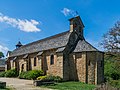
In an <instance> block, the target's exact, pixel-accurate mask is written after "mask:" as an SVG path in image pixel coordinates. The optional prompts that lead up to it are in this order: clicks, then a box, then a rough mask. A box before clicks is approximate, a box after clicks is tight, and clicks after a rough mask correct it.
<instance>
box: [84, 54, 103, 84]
mask: <svg viewBox="0 0 120 90" xmlns="http://www.w3.org/2000/svg"><path fill="white" fill-rule="evenodd" d="M86 66H87V68H88V69H87V70H88V71H87V78H88V83H89V84H100V83H102V82H103V81H104V58H103V53H102V52H87V64H86Z"/></svg>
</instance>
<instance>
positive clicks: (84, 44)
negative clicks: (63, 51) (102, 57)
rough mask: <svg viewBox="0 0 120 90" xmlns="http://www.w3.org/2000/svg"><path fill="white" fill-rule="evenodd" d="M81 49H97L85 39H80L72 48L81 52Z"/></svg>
mask: <svg viewBox="0 0 120 90" xmlns="http://www.w3.org/2000/svg"><path fill="white" fill-rule="evenodd" d="M82 51H99V50H97V49H96V48H95V47H93V46H92V45H91V44H90V43H88V42H87V41H86V40H82V41H81V40H80V41H79V42H78V44H77V46H76V48H75V50H74V52H82Z"/></svg>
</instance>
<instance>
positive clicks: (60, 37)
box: [10, 31, 98, 57]
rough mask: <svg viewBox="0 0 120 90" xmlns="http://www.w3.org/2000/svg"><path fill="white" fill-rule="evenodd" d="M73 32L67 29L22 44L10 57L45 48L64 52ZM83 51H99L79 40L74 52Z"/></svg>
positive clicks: (40, 50)
mask: <svg viewBox="0 0 120 90" xmlns="http://www.w3.org/2000/svg"><path fill="white" fill-rule="evenodd" d="M70 34H71V32H69V31H66V32H63V33H60V34H57V35H54V36H51V37H48V38H45V39H42V40H38V41H35V42H32V43H29V44H26V45H23V46H21V47H20V48H17V49H15V50H14V51H13V52H12V53H11V54H10V57H16V56H19V55H25V54H29V53H34V52H42V51H43V50H48V49H53V48H57V51H56V52H62V51H63V50H64V49H65V46H66V44H67V42H68V40H69V36H70ZM82 51H98V50H97V49H96V48H95V47H93V46H92V45H91V44H89V43H88V42H87V41H85V40H83V41H81V40H80V41H79V42H78V44H77V46H76V48H75V50H74V52H82Z"/></svg>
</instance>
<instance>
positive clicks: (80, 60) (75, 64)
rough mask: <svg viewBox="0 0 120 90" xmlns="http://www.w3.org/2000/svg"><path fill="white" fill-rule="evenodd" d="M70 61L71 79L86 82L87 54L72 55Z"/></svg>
mask: <svg viewBox="0 0 120 90" xmlns="http://www.w3.org/2000/svg"><path fill="white" fill-rule="evenodd" d="M69 61H70V67H69V72H70V75H69V79H70V80H79V81H81V82H86V53H85V52H83V53H73V54H70V56H69Z"/></svg>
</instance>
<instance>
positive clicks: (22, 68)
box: [21, 64, 24, 72]
mask: <svg viewBox="0 0 120 90" xmlns="http://www.w3.org/2000/svg"><path fill="white" fill-rule="evenodd" d="M23 70H24V64H22V66H21V72H23Z"/></svg>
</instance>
